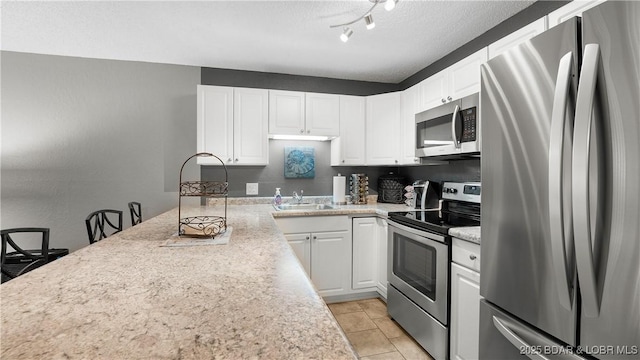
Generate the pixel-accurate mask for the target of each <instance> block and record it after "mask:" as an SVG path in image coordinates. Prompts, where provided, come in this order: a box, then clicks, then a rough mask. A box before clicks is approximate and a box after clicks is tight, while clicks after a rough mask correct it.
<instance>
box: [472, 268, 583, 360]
mask: <svg viewBox="0 0 640 360" xmlns="http://www.w3.org/2000/svg"><path fill="white" fill-rule="evenodd" d="M482 261H484V259H483V260H482ZM578 351H579V350H578V349H577V348H572V347H568V346H565V345H563V344H560V343H558V342H556V341H555V340H554V339H552V338H550V337H548V336H546V335H545V334H543V333H541V332H539V331H538V330H536V329H534V328H532V327H531V326H529V325H527V324H525V323H523V322H521V321H519V320H518V319H516V318H514V317H512V316H510V315H508V314H507V313H505V312H503V311H501V310H500V309H498V308H496V307H495V306H493V305H491V304H489V303H488V302H486V301H485V300H484V299H483V300H480V353H479V358H480V359H481V360H517V359H523V360H525V359H527V358H529V359H534V360H551V359H554V360H560V359H566V360H581V359H583V358H582V356H580V355H578V354H577V352H578Z"/></svg>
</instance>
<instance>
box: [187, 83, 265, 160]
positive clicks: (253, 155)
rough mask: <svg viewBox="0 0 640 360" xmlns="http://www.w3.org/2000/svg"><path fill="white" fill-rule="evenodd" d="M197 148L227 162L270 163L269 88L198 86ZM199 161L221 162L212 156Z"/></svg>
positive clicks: (201, 158) (200, 158)
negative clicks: (268, 129)
mask: <svg viewBox="0 0 640 360" xmlns="http://www.w3.org/2000/svg"><path fill="white" fill-rule="evenodd" d="M197 94H198V100H197V103H198V109H197V118H198V125H197V136H198V138H197V145H196V146H197V151H198V152H209V153H212V154H214V155H216V156H218V157H219V158H221V159H222V160H223V161H224V163H225V165H266V164H268V163H269V148H268V134H267V120H268V117H267V116H268V98H269V97H268V91H267V90H261V89H243V88H232V87H223V86H207V85H198V88H197ZM197 161H198V164H201V165H220V162H219V161H218V160H217V159H215V158H211V157H199V158H198V160H197Z"/></svg>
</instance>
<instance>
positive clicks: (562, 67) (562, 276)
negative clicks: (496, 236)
mask: <svg viewBox="0 0 640 360" xmlns="http://www.w3.org/2000/svg"><path fill="white" fill-rule="evenodd" d="M572 70H573V54H572V53H571V52H568V53H567V54H565V55H564V56H563V57H562V59H560V63H559V65H558V77H557V80H556V89H555V94H554V98H553V109H552V111H551V131H550V136H549V229H550V241H551V249H552V257H553V258H552V260H553V268H554V271H555V275H556V276H555V278H556V284H557V286H558V296H559V297H560V304H561V305H562V306H563V307H564V308H566V309H567V310H571V307H572V306H571V290H570V283H571V281H572V279H571V278H570V274H571V271H570V269H568V268H567V253H569V254H570V256H572V255H573V251H572V249H571V251H568V250H567V244H566V242H567V240H568V241H572V239H573V232H572V231H573V224H572V222H571V221H572V219H571V215H570V214H565V211H564V207H565V206H564V205H565V203H564V188H563V183H565V181H566V180H570V179H564V178H563V175H564V173H563V171H564V168H565V167H566V166H569V167H570V166H571V164H570V163H569V164H564V163H563V160H565V154H566V153H568V151H564V145H565V141H568V142H569V143H570V142H571V133H572V129H571V127H572V121H571V120H573V119H570V116H567V113H568V112H570V111H567V105H568V99H569V90H570V89H571V73H572ZM571 115H573V114H572V113H571ZM565 130H566V132H565ZM565 138H566V139H565ZM567 215H568V216H567ZM565 229H566V230H567V231H568V234H567V238H566V239H565Z"/></svg>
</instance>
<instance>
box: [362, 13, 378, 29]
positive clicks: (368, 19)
mask: <svg viewBox="0 0 640 360" xmlns="http://www.w3.org/2000/svg"><path fill="white" fill-rule="evenodd" d="M364 23H365V24H366V25H367V30H371V29H373V28H374V27H376V23H375V22H373V16H372V15H371V14H368V15H367V16H365V17H364Z"/></svg>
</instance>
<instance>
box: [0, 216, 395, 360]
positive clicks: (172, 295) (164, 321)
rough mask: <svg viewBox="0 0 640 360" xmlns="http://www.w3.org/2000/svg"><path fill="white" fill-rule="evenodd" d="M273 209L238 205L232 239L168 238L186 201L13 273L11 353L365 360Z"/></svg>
mask: <svg viewBox="0 0 640 360" xmlns="http://www.w3.org/2000/svg"><path fill="white" fill-rule="evenodd" d="M381 205H382V204H381ZM385 206H386V207H385ZM203 209H205V210H203ZM216 209H219V208H218V207H209V208H189V209H188V210H187V212H192V213H193V214H196V215H201V214H203V212H205V211H207V212H208V211H212V212H216V211H217V210H216ZM401 209H403V207H402V206H401V205H382V206H380V207H378V206H377V205H372V206H357V207H356V208H354V209H351V210H350V211H349V209H348V207H344V208H342V210H336V211H335V213H334V214H338V213H366V212H368V213H377V214H381V215H385V214H386V211H394V210H401ZM273 212H274V209H273V207H272V206H271V205H266V204H262V205H230V206H229V208H228V223H229V224H230V226H232V227H233V232H232V235H231V240H230V242H229V244H227V245H209V246H194V247H161V246H160V245H161V244H163V243H164V242H165V241H166V240H168V239H170V238H172V236H173V234H175V233H176V230H177V217H178V216H177V209H174V210H171V211H169V212H167V213H164V214H161V215H159V216H157V217H154V218H152V219H149V220H147V221H145V222H143V223H142V224H140V225H138V226H136V227H132V228H129V229H127V230H125V231H123V232H121V233H119V234H116V235H113V236H111V237H109V238H107V239H105V240H102V241H100V242H98V243H95V244H93V245H90V246H87V247H85V248H83V249H80V250H78V251H75V252H73V253H71V254H70V255H68V256H65V257H63V258H61V259H59V260H56V261H54V262H52V263H50V264H48V265H46V266H44V267H41V268H39V269H36V270H34V271H32V272H29V273H27V274H25V275H23V276H21V277H20V278H18V279H15V280H11V281H9V282H7V283H5V284H3V285H2V286H0V296H1V298H0V299H1V310H2V311H1V315H0V316H1V319H2V329H1V335H2V336H1V341H0V358H3V359H5V358H6V359H35V358H41V359H42V358H47V359H60V358H72V359H74V358H75V359H79V358H82V359H203V358H207V359H211V358H219V359H354V358H355V354H354V352H353V350H352V349H351V347H350V345H349V343H348V341H347V339H346V338H345V336H344V334H343V333H342V331H341V330H340V328H339V326H338V324H337V323H336V321H335V319H334V318H333V316H332V315H331V313H330V311H329V310H328V308H327V307H326V305H325V304H324V302H323V301H322V299H321V298H320V296H318V294H317V293H316V291H315V289H314V288H313V285H312V284H311V282H310V281H309V279H308V277H307V276H306V274H305V273H304V270H303V269H302V267H301V265H300V263H299V262H298V260H297V259H296V257H295V255H294V253H293V251H292V250H291V248H290V247H289V245H288V244H287V242H286V240H285V238H284V236H283V235H282V233H281V232H280V230H279V229H278V228H277V226H276V224H275V221H274V219H273V217H272V213H273ZM184 213H185V211H184V209H183V216H184V215H185V214H184ZM322 213H323V214H326V215H330V214H328V213H326V212H325V211H323V212H322ZM294 215H300V214H295V213H288V215H287V214H284V213H283V212H281V213H277V215H276V216H294ZM307 215H311V214H307Z"/></svg>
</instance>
